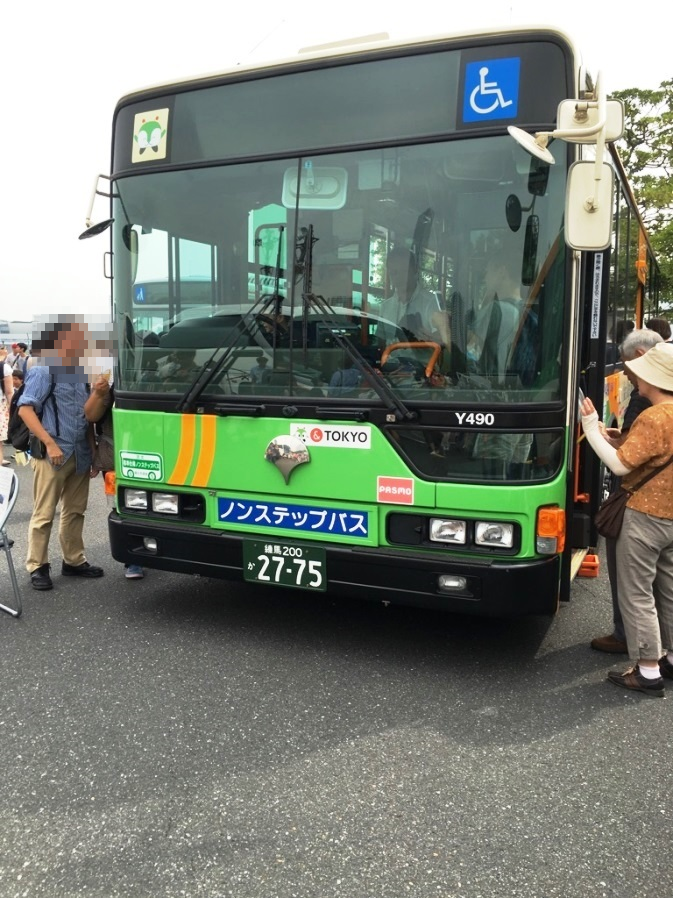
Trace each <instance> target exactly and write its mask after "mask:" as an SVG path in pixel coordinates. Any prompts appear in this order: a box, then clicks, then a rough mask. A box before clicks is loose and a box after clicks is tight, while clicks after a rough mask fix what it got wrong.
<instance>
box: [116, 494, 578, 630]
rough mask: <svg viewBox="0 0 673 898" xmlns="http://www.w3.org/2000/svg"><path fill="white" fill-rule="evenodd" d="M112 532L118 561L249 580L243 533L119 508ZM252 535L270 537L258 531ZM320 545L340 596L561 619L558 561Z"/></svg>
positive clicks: (466, 611) (329, 580) (330, 583)
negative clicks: (446, 582)
mask: <svg viewBox="0 0 673 898" xmlns="http://www.w3.org/2000/svg"><path fill="white" fill-rule="evenodd" d="M108 529H109V534H110V547H111V551H112V557H113V558H114V559H116V560H117V561H121V562H123V563H125V564H139V565H142V566H143V567H148V568H158V569H160V570H165V571H173V572H175V573H178V574H199V575H200V576H202V577H213V578H217V579H221V580H239V581H242V580H243V579H244V578H243V541H244V537H243V536H240V535H239V534H233V533H230V532H227V531H213V530H206V529H204V528H201V527H193V526H188V525H184V524H181V525H180V526H179V528H178V527H176V526H167V525H165V524H162V523H161V522H157V521H150V520H147V519H146V518H142V519H140V518H133V519H129V518H121V517H120V516H119V514H118V513H117V512H116V511H113V512H111V514H110V517H109V519H108ZM249 538H250V539H255V540H257V541H258V542H259V541H262V542H263V541H269V539H271V538H270V537H265V536H260V535H259V534H251V535H250V537H249ZM148 539H149V540H151V541H153V543H155V544H156V550H155V551H149V550H148V549H147V548H146V540H148ZM273 539H274V541H277V537H276V536H274V537H273ZM293 542H294V541H293ZM297 542H299V543H301V540H299V541H297ZM304 544H306V542H305V543H304ZM314 545H315V544H314ZM319 545H320V547H321V548H322V549H324V550H325V556H326V575H327V591H328V592H329V593H331V594H334V595H342V596H347V597H352V598H359V599H367V600H369V601H372V600H373V601H378V602H391V603H395V604H401V605H416V606H418V607H423V608H437V609H443V610H445V611H451V612H458V613H461V614H477V615H487V616H497V617H506V616H507V617H509V616H513V615H526V614H554V613H555V611H556V609H557V607H558V596H559V581H560V570H561V561H560V557H559V556H550V557H549V558H544V559H534V560H532V561H525V562H515V561H512V562H504V561H503V560H498V561H494V560H492V559H489V558H486V559H460V560H457V559H455V558H447V557H445V556H443V555H442V554H440V552H436V553H434V552H417V551H414V552H411V551H404V550H399V549H396V548H392V547H382V548H372V547H362V548H360V547H345V546H338V545H334V544H333V543H320V544H319ZM447 574H448V575H453V576H455V577H462V578H464V580H465V584H466V585H465V588H464V589H462V590H460V591H458V592H455V593H454V592H451V591H446V590H444V589H442V588H440V577H441V576H446V575H447ZM281 588H282V587H281Z"/></svg>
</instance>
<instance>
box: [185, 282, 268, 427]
mask: <svg viewBox="0 0 673 898" xmlns="http://www.w3.org/2000/svg"><path fill="white" fill-rule="evenodd" d="M280 301H281V299H280V297H278V296H276V295H273V294H267V295H265V296H261V297H260V298H259V299H258V300H257V302H255V303H253V305H252V306H251V307H250V309H249V310H248V311H247V312H246V313H245V315H242V316H241V318H240V319H239V321H237V322H236V324H235V325H234V330H233V333H230V332H228V331H225V334H224V336H223V337H222V339H221V340H220V342H219V344H218V345H217V346H216V347H215V349H214V350H213V352H212V354H211V356H210V358H209V359H208V360H207V361H206V362H204V364H203V365H202V366H201V368H200V369H199V372H198V374H197V375H196V377H195V378H194V380H193V382H192V384H191V386H189V387H188V388H187V390H186V391H185V393H184V394H183V395H182V396H181V397H180V399H179V400H178V403H177V405H176V409H177V410H178V411H179V412H189V411H191V410H192V407H193V405H194V403H195V402H196V400H197V399H198V398H199V396H200V395H201V393H203V391H204V390H205V389H206V387H207V386H208V384H210V383H212V381H213V379H214V378H215V377H216V376H217V374H218V373H219V372H220V371H221V370H222V367H223V365H224V363H225V362H226V361H227V359H228V358H229V357H230V356H231V353H232V351H233V350H234V349H235V347H236V344H237V341H238V339H239V337H241V336H243V334H244V332H245V329H246V327H247V326H248V325H249V324H250V321H251V320H252V319H253V318H255V317H256V316H257V315H264V314H266V313H268V312H269V311H270V310H271V309H272V308H274V307H276V306H277V304H278V303H279V302H280ZM274 318H275V309H274ZM227 336H229V339H228V340H227V339H226V338H227ZM220 352H221V353H222V355H220V357H219V358H217V355H218V353H220Z"/></svg>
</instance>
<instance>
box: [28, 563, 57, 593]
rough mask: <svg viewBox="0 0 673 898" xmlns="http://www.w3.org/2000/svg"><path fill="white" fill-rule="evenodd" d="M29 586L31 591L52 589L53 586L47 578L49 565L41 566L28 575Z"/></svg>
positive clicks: (49, 578) (48, 577)
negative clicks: (31, 588)
mask: <svg viewBox="0 0 673 898" xmlns="http://www.w3.org/2000/svg"><path fill="white" fill-rule="evenodd" d="M30 585H31V586H32V587H33V589H53V588H54V584H53V583H52V582H51V577H50V576H49V565H48V564H42V565H40V567H37V568H35V570H34V571H31V573H30Z"/></svg>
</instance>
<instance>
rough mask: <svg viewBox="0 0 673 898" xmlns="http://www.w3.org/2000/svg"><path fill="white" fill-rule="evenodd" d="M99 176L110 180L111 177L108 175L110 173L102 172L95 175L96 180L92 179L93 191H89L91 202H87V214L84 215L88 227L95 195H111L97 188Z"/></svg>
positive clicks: (90, 221)
mask: <svg viewBox="0 0 673 898" xmlns="http://www.w3.org/2000/svg"><path fill="white" fill-rule="evenodd" d="M101 178H105V180H106V181H112V178H111V177H110V175H102V174H101V175H96V180H95V181H94V185H93V192H92V193H91V202H90V203H89V214H88V215H87V217H86V226H87V228H90V227H91V225H92V224H93V221H92V219H91V216H92V215H93V204H94V203H95V201H96V197H97V196H106V197H108V198H109V197H110V196H111V194H110V193H104V192H103V191H102V190H99V189H98V182H99V181H100V179H101Z"/></svg>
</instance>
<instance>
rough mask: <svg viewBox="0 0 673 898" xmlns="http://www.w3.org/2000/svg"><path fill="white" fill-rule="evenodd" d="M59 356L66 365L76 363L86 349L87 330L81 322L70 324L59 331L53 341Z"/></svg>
mask: <svg viewBox="0 0 673 898" xmlns="http://www.w3.org/2000/svg"><path fill="white" fill-rule="evenodd" d="M54 348H55V350H56V353H57V354H58V356H59V358H60V359H61V360H62V361H63V362H65V363H66V365H77V364H78V363H79V361H80V359H81V358H82V357H83V356H84V355H85V353H86V350H87V332H86V330H85V328H84V326H83V325H81V324H77V323H74V324H71V325H70V326H69V329H68V330H64V331H61V332H60V333H59V335H58V336H57V338H56V341H55V342H54Z"/></svg>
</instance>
